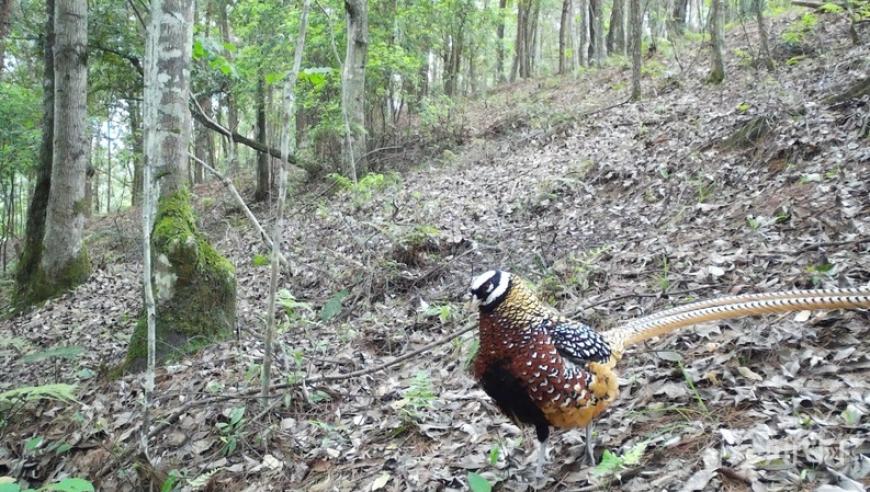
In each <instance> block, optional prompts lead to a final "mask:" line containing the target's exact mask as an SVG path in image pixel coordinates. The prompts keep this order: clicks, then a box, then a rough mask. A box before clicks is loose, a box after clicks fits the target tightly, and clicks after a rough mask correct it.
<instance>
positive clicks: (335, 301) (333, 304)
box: [320, 289, 350, 322]
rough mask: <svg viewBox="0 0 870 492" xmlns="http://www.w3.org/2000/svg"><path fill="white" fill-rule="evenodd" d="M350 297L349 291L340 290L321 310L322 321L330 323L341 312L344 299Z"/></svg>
mask: <svg viewBox="0 0 870 492" xmlns="http://www.w3.org/2000/svg"><path fill="white" fill-rule="evenodd" d="M349 295H350V291H348V290H346V289H345V290H340V291H338V292H336V293H335V295H333V296H332V297H330V298H329V300H327V301H326V303H324V304H323V307H322V308H320V321H324V322H326V321H329V320H331V319H332V318H335V317H336V316H338V314H339V313H340V312H341V308H342V302H344V299H345V298H346V297H347V296H349Z"/></svg>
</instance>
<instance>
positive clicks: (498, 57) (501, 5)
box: [495, 0, 508, 82]
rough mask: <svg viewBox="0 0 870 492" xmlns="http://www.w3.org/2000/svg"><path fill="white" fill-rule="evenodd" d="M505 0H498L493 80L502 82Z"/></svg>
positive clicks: (503, 77)
mask: <svg viewBox="0 0 870 492" xmlns="http://www.w3.org/2000/svg"><path fill="white" fill-rule="evenodd" d="M507 5H508V3H507V0H498V25H497V27H496V29H495V34H496V39H497V41H496V43H497V44H496V47H495V50H496V51H495V80H496V82H504V81H505V76H504V18H505V14H506V10H507Z"/></svg>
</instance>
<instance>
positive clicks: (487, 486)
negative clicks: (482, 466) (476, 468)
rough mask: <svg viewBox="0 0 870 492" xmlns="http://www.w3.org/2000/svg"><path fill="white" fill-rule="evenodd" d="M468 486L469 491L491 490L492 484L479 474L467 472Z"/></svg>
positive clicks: (483, 491)
mask: <svg viewBox="0 0 870 492" xmlns="http://www.w3.org/2000/svg"><path fill="white" fill-rule="evenodd" d="M467 479H468V488H469V489H470V490H471V492H491V491H492V484H491V483H489V480H487V479H485V478H483V477H482V476H481V475H479V474H477V473H474V472H468V476H467Z"/></svg>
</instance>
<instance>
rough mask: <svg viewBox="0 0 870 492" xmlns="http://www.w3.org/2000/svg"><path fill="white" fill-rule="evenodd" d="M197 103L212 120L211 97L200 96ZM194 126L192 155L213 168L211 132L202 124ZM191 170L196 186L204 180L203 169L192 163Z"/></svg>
mask: <svg viewBox="0 0 870 492" xmlns="http://www.w3.org/2000/svg"><path fill="white" fill-rule="evenodd" d="M198 103H199V106H200V107H201V108H202V110H203V112H204V113H205V114H206V116H208V117H209V118H212V119H214V115H213V114H212V110H211V97H209V96H207V95H206V96H200V98H199V101H198ZM258 116H259V115H258ZM195 126H196V142H195V143H194V155H196V157H197V158H198V159H200V160H201V161H203V162H207V163H209V164H210V165H212V166H214V165H215V163H214V161H213V160H212V159H211V156H210V155H209V147H210V145H211V132H210V131H209V130H208V128H206V127H205V126H203V125H202V124H197V125H195ZM260 155H263V154H260ZM193 170H194V171H193V182H194V183H196V184H199V183H202V182H203V181H204V180H205V169H203V167H202V165H201V164H199V163H196V162H194V163H193Z"/></svg>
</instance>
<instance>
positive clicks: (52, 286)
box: [15, 245, 91, 308]
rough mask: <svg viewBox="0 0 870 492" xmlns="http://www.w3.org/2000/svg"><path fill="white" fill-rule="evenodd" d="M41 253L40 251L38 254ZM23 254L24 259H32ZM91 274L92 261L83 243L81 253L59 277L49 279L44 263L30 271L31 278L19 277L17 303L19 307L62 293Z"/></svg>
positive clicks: (82, 281)
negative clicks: (43, 266) (43, 267)
mask: <svg viewBox="0 0 870 492" xmlns="http://www.w3.org/2000/svg"><path fill="white" fill-rule="evenodd" d="M39 253H41V251H40V252H38V253H36V254H39ZM26 254H27V253H24V254H23V255H22V261H30V259H29V258H26V257H25V256H24V255H26ZM90 274H91V261H90V258H89V257H88V250H87V248H85V246H84V245H82V249H81V251H79V255H78V256H77V257H76V258H75V259H74V260H73V261H71V262H69V263H68V264H67V265H66V267H65V268H64V269H63V270H61V271H60V272H59V274H58V275H57V278H55V279H49V278H48V275H46V273H45V270H43V269H42V265H39V264H37V265H36V268H35V269H33V270H32V271H31V273H30V278H28V279H24V278H23V275H22V276H21V277H19V279H18V280H19V286H18V287H19V289H18V291H17V292H16V294H15V304H16V306H18V307H19V308H24V307H26V306H29V305H32V304H36V303H38V302H42V301H44V300H46V299H50V298H52V297H54V296H57V295H58V294H62V293H64V292H66V291H68V290H70V289H72V288H74V287H75V286H77V285H79V284H81V283H84V282H85V281H86V280H87V279H88V277H89V276H90Z"/></svg>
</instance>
